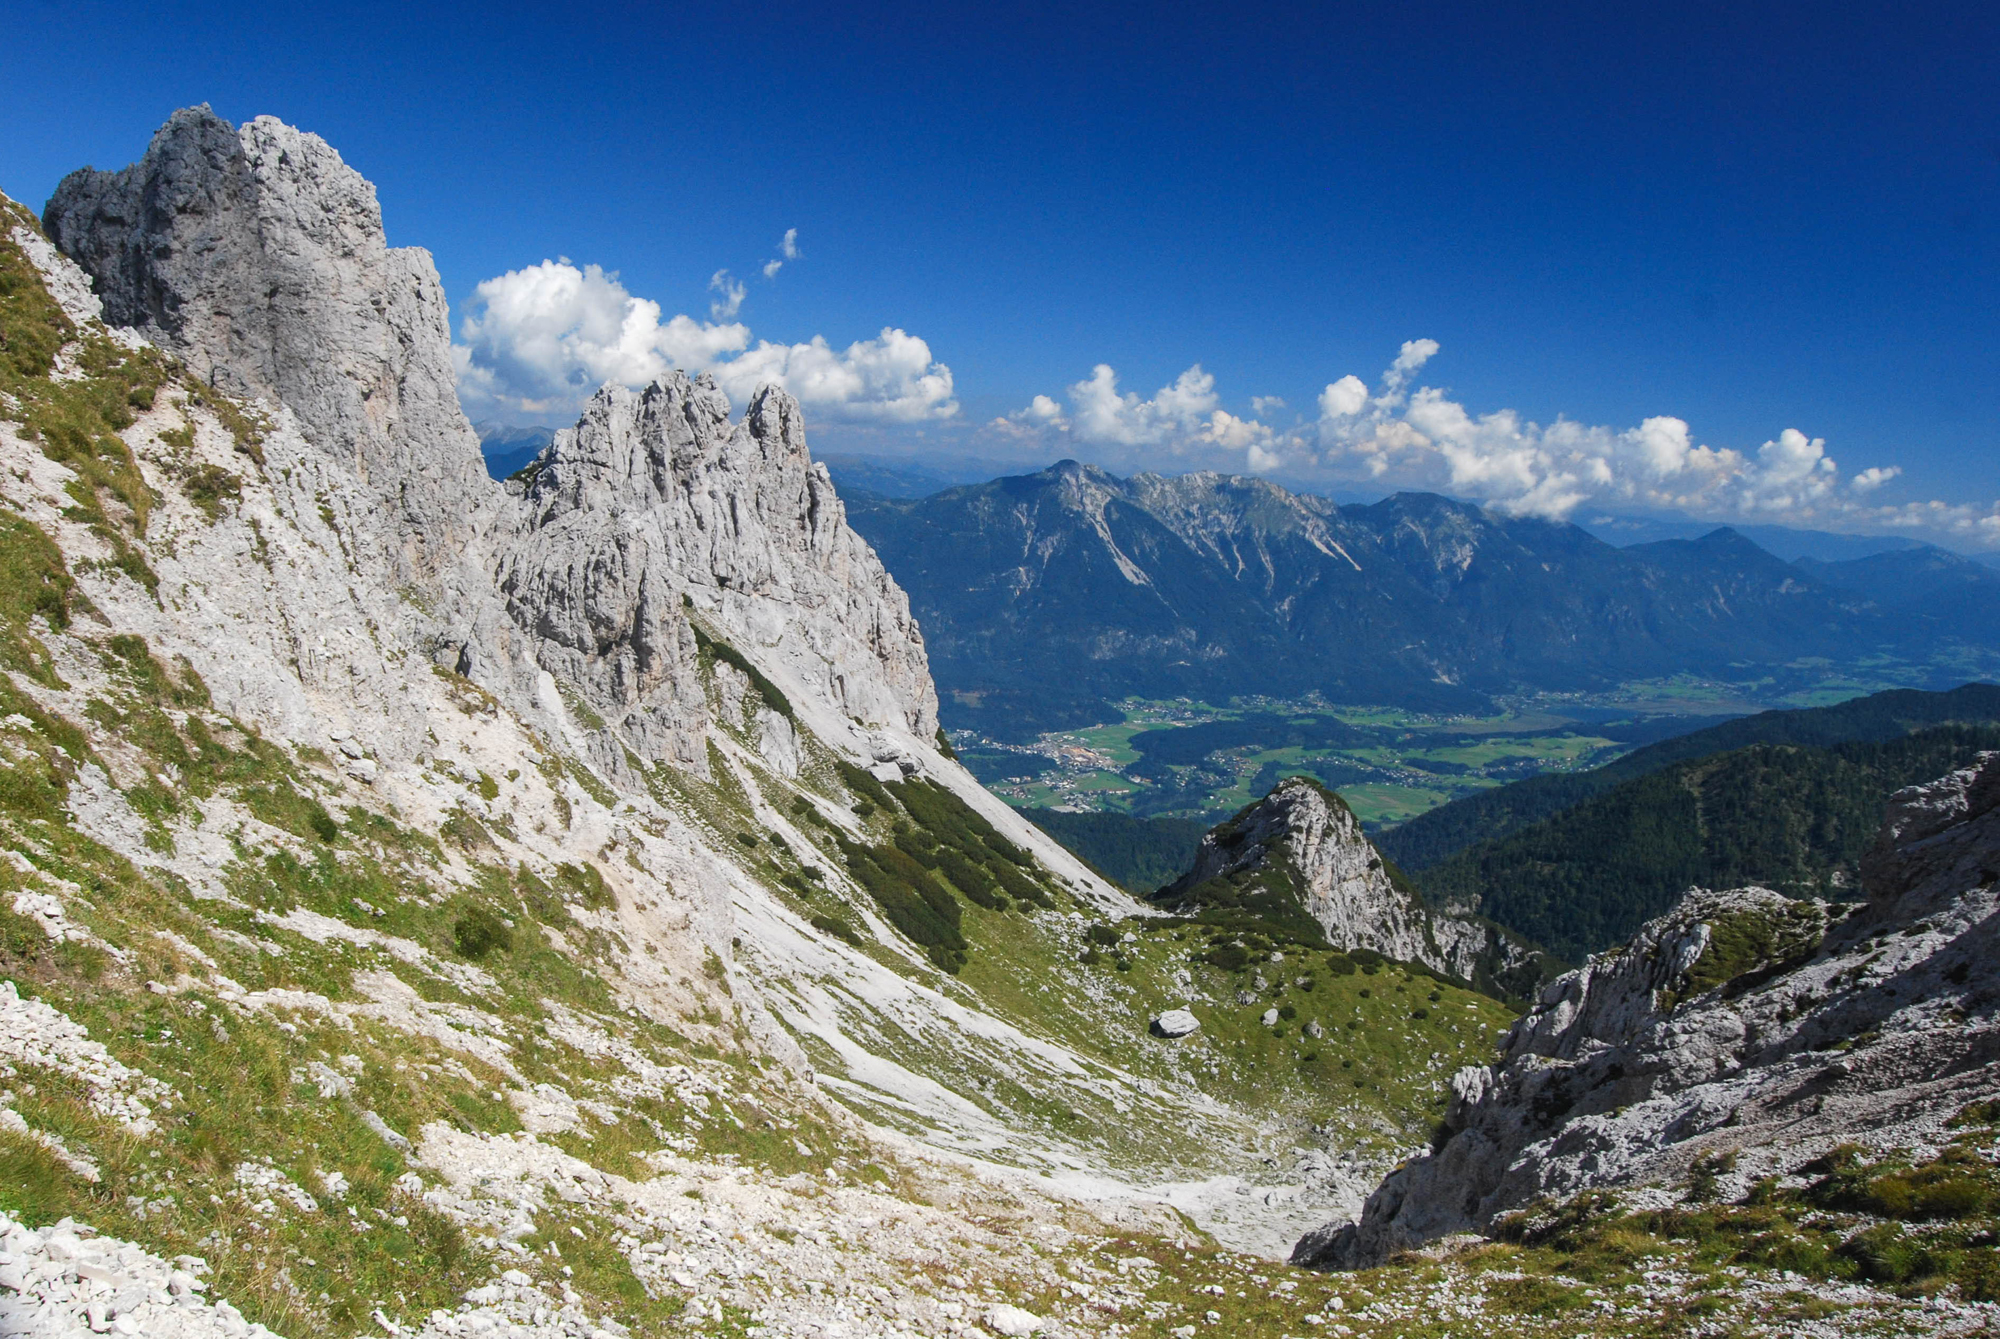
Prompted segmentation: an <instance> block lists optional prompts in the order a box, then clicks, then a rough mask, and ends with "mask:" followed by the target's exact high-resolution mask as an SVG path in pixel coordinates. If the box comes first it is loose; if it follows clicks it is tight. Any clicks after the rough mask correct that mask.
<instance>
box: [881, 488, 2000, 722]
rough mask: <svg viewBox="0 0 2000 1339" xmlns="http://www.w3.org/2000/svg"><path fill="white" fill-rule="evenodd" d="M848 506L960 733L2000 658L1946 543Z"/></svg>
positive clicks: (1475, 701) (1177, 507)
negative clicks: (1763, 542)
mask: <svg viewBox="0 0 2000 1339" xmlns="http://www.w3.org/2000/svg"><path fill="white" fill-rule="evenodd" d="M843 496H844V497H845V500H846V502H847V510H848V517H849V520H850V522H851V523H852V524H853V526H854V528H855V529H856V530H857V531H859V532H860V533H861V535H862V536H863V537H864V538H866V539H867V540H868V541H869V543H871V544H872V545H873V546H874V547H875V549H876V551H877V552H878V553H879V554H880V555H881V557H882V560H883V562H884V563H885V565H886V566H887V567H888V568H889V570H890V571H891V572H892V573H894V574H895V576H896V579H897V580H898V581H899V582H900V583H901V584H902V585H903V587H904V588H905V589H906V590H908V591H909V593H910V599H911V604H912V606H913V608H914V610H915V612H916V614H917V616H918V618H919V620H920V621H921V625H922V627H923V631H924V637H925V642H926V645H927V648H928V650H929V653H930V657H931V665H932V669H933V672H934V673H935V674H936V676H937V679H938V683H939V687H940V688H941V689H942V690H944V698H945V706H944V716H945V720H946V723H947V724H949V725H952V726H954V727H969V728H976V729H980V730H982V731H985V732H987V733H991V734H993V735H995V736H996V737H1000V738H1007V737H1013V738H1020V737H1023V736H1027V735H1032V734H1035V733H1039V732H1041V731H1045V730H1049V729H1060V728H1067V727H1070V726H1074V725H1080V724H1085V723H1089V722H1092V721H1097V720H1111V719H1116V718H1117V712H1116V711H1115V710H1114V709H1113V708H1111V707H1110V705H1109V702H1110V701H1111V700H1113V699H1117V698H1121V697H1128V696H1139V697H1153V698H1166V697H1178V696H1186V697H1191V698H1195V699H1197V700H1208V701H1224V700H1227V699H1230V698H1234V697H1239V696H1248V695H1257V694H1262V695H1268V696H1274V697H1286V696H1302V695H1305V694H1307V693H1309V692H1315V691H1317V692H1319V693H1322V694H1324V695H1325V696H1327V697H1328V698H1330V699H1332V700H1335V701H1345V702H1378V703H1385V704H1392V705H1399V706H1405V707H1415V708H1421V709H1443V710H1462V709H1466V708H1469V707H1474V706H1478V705H1483V704H1484V703H1485V702H1486V701H1487V699H1488V697H1489V695H1491V694H1494V693H1503V692H1517V691H1524V690H1525V691H1534V690H1546V691H1589V690H1593V689H1601V688H1604V687H1608V686H1610V685H1612V684H1615V683H1618V682H1621V681H1627V680H1632V679H1643V678H1653V677H1658V676H1663V675H1671V674H1677V673H1693V674H1701V675H1710V676H1717V677H1727V678H1731V679H1735V680H1741V679H1746V678H1750V677H1754V675H1755V674H1756V673H1758V672H1759V671H1760V670H1763V669H1767V668H1781V667H1785V666H1789V665H1793V664H1795V663H1797V662H1800V661H1802V660H1804V661H1815V662H1821V663H1824V664H1826V665H1830V666H1844V665H1856V664H1860V663H1863V662H1865V661H1867V660H1870V659H1877V660H1879V659H1883V658H1887V659H1891V660H1897V661H1915V662H1920V663H1926V664H1941V665H1942V664H1944V663H1946V661H1947V660H1948V659H1949V657H1950V656H1951V655H1953V654H1954V653H1963V654H1962V655H1961V657H1960V659H1961V664H1963V661H1964V659H1965V657H1968V656H1969V657H1970V658H1971V659H1972V660H1974V661H1978V662H1979V663H1984V661H1983V660H1982V659H1981V658H1982V657H1990V656H1992V655H1993V654H1994V653H1996V651H2000V617H1995V615H1996V614H2000V572H1996V571H1994V570H1993V569H1991V568H1988V567H1986V566H1984V565H1982V564H1979V563H1976V562H1973V561H1971V560H1969V559H1965V558H1961V557H1958V556H1957V555H1954V554H1949V553H1945V552H1944V551H1942V550H1939V549H1934V548H1915V549H1908V550H1902V551H1899V552H1889V553H1878V554H1873V555H1869V556H1866V557H1861V558H1856V559H1848V560H1843V561H1832V562H1829V561H1806V562H1800V563H1788V562H1785V561H1783V560H1782V559H1780V558H1778V557H1776V556H1774V555H1773V554H1771V553H1769V552H1768V551H1766V550H1764V549H1762V548H1760V547H1758V546H1757V545H1756V544H1754V543H1752V542H1751V541H1750V540H1748V539H1746V538H1745V537H1743V536H1742V535H1741V534H1739V533H1737V532H1735V531H1733V530H1729V529H1719V530H1715V531H1712V532H1710V533H1708V534H1705V535H1703V536H1701V537H1699V538H1695V539H1672V540H1663V541H1658V542H1654V543H1647V544H1638V545H1633V546H1630V547H1626V548H1618V547H1615V546H1613V545H1611V544H1607V543H1605V542H1604V541H1602V540H1600V539H1597V538H1595V537H1594V536H1592V535H1591V534H1589V533H1588V532H1587V531H1585V530H1583V529H1582V528H1580V527H1578V526H1575V525H1570V524H1566V523H1560V522H1551V521H1544V520H1537V519H1534V518H1523V517H1508V516H1503V515H1501V514H1499V513H1496V512H1492V511H1487V510H1484V509H1482V508H1479V507H1476V506H1473V505H1470V504H1467V503H1463V502H1457V501H1453V500H1451V499H1448V498H1444V497H1439V496H1437V495H1434V494H1426V493H1402V494H1397V495H1396V496H1394V497H1391V498H1388V499H1386V500H1384V501H1381V502H1378V503H1374V504H1372V505H1340V504H1336V503H1334V502H1331V501H1328V500H1326V499H1324V498H1318V497H1313V496H1311V495H1307V494H1298V493H1292V492H1290V491H1288V490H1286V489H1284V488H1282V487H1280V486H1278V485H1276V484H1273V483H1271V482H1269V481H1267V480H1262V479H1256V478H1247V477H1240V476H1229V475H1220V474H1213V473H1197V474H1188V475H1183V476H1180V477H1178V478H1165V477H1162V476H1159V475H1153V474H1142V475H1138V476H1136V477H1134V478H1131V479H1119V478H1116V477H1114V476H1113V475H1111V474H1108V473H1106V472H1105V471H1103V470H1101V469H1097V468H1095V467H1093V466H1088V465H1081V464H1078V463H1077V462H1075V461H1063V462H1061V463H1059V464H1057V465H1054V466H1051V467H1050V468H1048V469H1045V470H1041V471H1039V472H1036V473H1033V474H1026V475H1020V476H1015V477H1010V478H1001V479H994V480H990V481H988V482H984V483H978V484H972V485H967V486H962V487H957V488H951V489H947V490H945V491H942V492H938V493H935V494H932V495H930V496H926V497H921V498H887V497H881V496H870V495H868V494H866V493H862V492H859V491H855V492H850V493H846V494H844V495H843ZM1938 677H1939V679H1941V680H1945V681H1962V680H1963V679H1964V678H1965V677H1968V676H1967V674H1966V673H1965V672H1964V669H1963V668H1959V670H1958V672H1957V673H1955V674H1952V673H1947V672H1945V671H1943V670H1941V671H1940V673H1939V676H1938Z"/></svg>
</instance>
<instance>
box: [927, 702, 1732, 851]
mask: <svg viewBox="0 0 2000 1339" xmlns="http://www.w3.org/2000/svg"><path fill="white" fill-rule="evenodd" d="M1119 705H1120V709H1121V710H1122V711H1123V713H1124V719H1122V720H1119V721H1116V722H1110V723H1107V724H1103V725H1097V726H1091V727H1088V728H1085V729H1080V730H1071V731H1064V732H1061V733H1056V734H1049V735H1044V736H1043V737H1042V738H1041V739H1039V740H1037V741H1036V742H1035V743H1034V744H1033V745H1029V746H1019V745H1009V744H1002V743H999V742H996V741H993V740H990V739H985V738H981V737H979V736H976V735H971V734H966V735H962V736H961V737H959V738H956V739H954V741H953V743H954V745H955V747H956V748H957V749H958V752H959V754H960V756H961V757H962V758H963V759H964V761H965V762H966V764H967V765H968V766H969V767H971V768H972V770H973V771H974V773H975V774H977V775H978V776H979V778H980V779H981V780H982V781H984V782H985V783H986V784H987V785H988V786H989V787H991V788H992V789H993V790H994V791H996V792H997V793H999V794H1000V795H1002V796H1004V797H1005V798H1006V799H1008V800H1009V801H1010V802H1012V803H1014V804H1017V805H1020V806H1023V807H1027V808H1043V809H1057V810H1065V811H1084V812H1116V813H1129V814H1133V815H1135V816H1142V817H1159V816H1172V817H1188V818H1204V819H1208V818H1217V817H1220V816H1223V815H1226V814H1228V813H1231V812H1234V811H1235V810H1237V809H1239V808H1241V807H1242V806H1243V805H1245V804H1248V803H1250V802H1252V801H1253V800H1255V799H1257V798H1259V797H1260V796H1262V795H1263V794H1264V793H1265V792H1267V791H1268V790H1269V789H1270V788H1271V787H1272V786H1273V785H1274V784H1276V782H1277V781H1278V780H1279V779H1280V778H1281V777H1284V776H1289V775H1293V774H1306V775H1310V776H1313V777H1316V778H1318V779H1319V780H1320V781H1321V782H1323V783H1324V784H1326V785H1327V786H1329V787H1331V788H1333V789H1335V790H1338V791H1340V792H1341V793H1342V795H1343V796H1345V797H1346V798H1347V800H1348V801H1349V803H1351V804H1352V805H1354V807H1355V810H1356V812H1357V813H1359V814H1360V815H1361V817H1362V819H1363V821H1365V822H1368V823H1371V824H1382V823H1394V822H1400V821H1402V820H1403V819H1405V818H1409V817H1411V816H1413V815H1415V814H1419V813H1423V812H1424V811H1426V810H1428V809H1431V808H1434V807H1436V806H1437V805H1440V804H1443V803H1445V802H1446V801H1447V800H1450V799H1452V798H1453V797H1455V796H1458V795H1462V794H1465V793H1466V792H1468V791H1472V790H1477V789H1481V788H1484V787H1488V786H1495V785H1500V784H1502V783H1503V782H1505V781H1509V780H1513V779H1515V778H1517V777H1522V776H1531V775H1535V774H1537V773H1540V772H1546V771H1555V770H1570V769H1575V768H1582V767H1591V766H1595V765H1597V764H1598V763H1601V762H1605V761H1608V760H1609V759H1611V758H1614V757H1616V756H1618V755H1619V754H1620V753H1622V752H1624V751H1626V750H1627V749H1629V748H1631V747H1634V746H1635V745H1636V744H1637V743H1643V742H1646V739H1648V738H1651V737H1654V735H1655V734H1656V733H1657V731H1656V730H1652V731H1649V727H1648V724H1647V722H1648V721H1649V720H1651V719H1652V718H1654V717H1656V716H1657V715H1658V713H1646V712H1635V713H1633V714H1632V718H1631V719H1629V720H1625V721H1623V722H1622V723H1621V725H1620V726H1616V727H1613V728H1609V729H1606V728H1602V727H1600V726H1598V725H1595V724H1590V723H1587V722H1586V721H1585V720H1584V719H1583V718H1584V717H1587V716H1589V715H1591V714H1592V713H1591V712H1589V711H1583V712H1578V711H1575V710H1572V711H1571V712H1569V713H1568V714H1564V713H1563V712H1561V711H1551V710H1545V709H1541V708H1538V707H1528V708H1526V709H1522V710H1513V711H1502V712H1496V713H1493V714H1491V715H1488V716H1477V717H1471V716H1467V717H1446V716H1432V715H1426V714H1423V713H1418V712H1409V711H1401V710H1397V709H1394V708H1385V707H1378V706H1369V705H1361V706H1349V705H1336V704H1330V703H1326V702H1321V701H1317V700H1309V701H1302V702H1286V701H1273V700H1270V699H1262V698H1256V699H1241V700H1238V701H1236V702H1233V703H1229V704H1226V705H1225V704H1218V703H1209V702H1195V701H1191V700H1179V701H1166V702H1161V701H1147V700H1140V699H1134V700H1130V701H1127V702H1124V703H1121V704H1119ZM1596 714H1597V715H1603V713H1602V712H1597V713H1596ZM1698 723H1700V722H1699V721H1698V720H1695V721H1691V722H1690V723H1689V725H1688V726H1687V727H1686V728H1692V725H1693V724H1698ZM1642 736H1643V737H1642Z"/></svg>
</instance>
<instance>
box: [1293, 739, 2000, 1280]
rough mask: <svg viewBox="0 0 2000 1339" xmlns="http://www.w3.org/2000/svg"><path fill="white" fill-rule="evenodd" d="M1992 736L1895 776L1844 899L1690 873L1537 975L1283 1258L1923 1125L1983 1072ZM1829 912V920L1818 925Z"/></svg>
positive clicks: (1743, 1171) (1472, 1223)
mask: <svg viewBox="0 0 2000 1339" xmlns="http://www.w3.org/2000/svg"><path fill="white" fill-rule="evenodd" d="M1996 872H2000V753H1990V754H1986V755H1984V756H1983V759H1982V761H1981V763H1980V765H1979V766H1977V767H1973V768H1967V769H1964V770H1961V771H1958V772H1954V773H1952V774H1950V775H1948V776H1945V777H1943V778H1940V779H1939V780H1937V781H1934V782H1931V783H1929V784H1927V785H1923V786H1916V787H1911V788H1910V789H1908V790H1904V791H1901V792H1899V793H1898V794H1897V795H1896V796H1895V797H1894V798H1893V799H1892V800H1891V802H1890V805H1889V814H1888V819H1887V821H1886V822H1885V823H1884V825H1883V828H1882V832H1881V835H1880V838H1879V839H1878V841H1877V844H1876V846H1875V848H1874V850H1873V851H1872V852H1871V853H1870V855H1869V857H1868V860H1867V863H1866V866H1865V875H1866V885H1867V892H1868V899H1869V900H1868V902H1867V903H1866V904H1865V905H1864V906H1860V907H1856V908H1853V909H1852V911H1851V914H1845V915H1843V914H1842V909H1840V908H1831V907H1828V906H1826V905H1825V904H1822V903H1817V902H1810V901H1794V900H1792V899H1790V898H1786V897H1784V896H1782V895H1780V894H1778V893H1774V892H1771V891H1770V890H1768V889H1763V888H1738V889H1732V890H1726V891H1709V890H1705V889H1694V890H1692V891H1690V892H1689V894H1688V895H1687V897H1686V898H1685V899H1684V900H1683V901H1682V903H1681V905H1680V906H1678V907H1676V908H1675V909H1674V910H1673V911H1671V912H1669V913H1668V914H1667V915H1665V916H1662V917H1660V918H1658V919H1657V920H1654V921H1651V922H1648V923H1647V925H1646V926H1645V927H1644V928H1643V929H1642V930H1641V931H1640V932H1639V934H1638V935H1637V936H1636V937H1635V938H1634V939H1633V940H1632V942H1631V943H1630V944H1628V945H1626V946H1625V947H1624V948H1621V949H1617V950H1614V951H1612V952H1609V953H1605V954H1600V955H1599V956H1597V957H1595V958H1593V959H1592V960H1591V961H1590V962H1589V963H1588V964H1586V965H1585V966H1583V967H1581V968H1579V969H1577V970H1576V971H1574V972H1571V973H1569V974H1567V975H1565V976H1563V977H1560V978H1558V979H1557V980H1555V981H1553V982H1551V983H1549V985H1548V986H1547V987H1546V988H1545V989H1544V990H1543V991H1542V993H1541V996H1540V998H1539V1000H1538V1001H1537V1003H1536V1006H1535V1007H1534V1008H1533V1009H1531V1010H1530V1011H1529V1012H1528V1013H1527V1014H1526V1015H1525V1016H1524V1017H1523V1018H1522V1019H1521V1020H1520V1021H1519V1022H1518V1023H1517V1024H1515V1026H1514V1027H1513V1029H1512V1030H1511V1031H1510V1032H1509V1033H1508V1034H1507V1037H1506V1039H1505V1041H1504V1042H1503V1043H1502V1045H1501V1051H1500V1056H1499V1058H1498V1059H1497V1060H1496V1061H1495V1063H1493V1064H1492V1065H1488V1066H1484V1067H1472V1068H1467V1069H1464V1070H1461V1071H1460V1072H1459V1073H1458V1074H1457V1076H1456V1077H1455V1078H1454V1079H1453V1081H1452V1098H1451V1104H1450V1107H1449V1109H1448V1111H1447V1113H1446V1118H1445V1129H1444V1132H1443V1137H1442V1139H1441V1140H1440V1142H1439V1143H1438V1144H1437V1145H1436V1146H1435V1149H1434V1151H1433V1153H1432V1154H1431V1155H1430V1156H1429V1157H1425V1158H1420V1159H1418V1160H1416V1161H1415V1162H1412V1163H1409V1164H1407V1165H1406V1166H1404V1167H1403V1168H1401V1169H1399V1170H1397V1171H1396V1172H1394V1173H1392V1174H1391V1175H1390V1176H1389V1177H1388V1178H1387V1179H1386V1180H1385V1181H1384V1182H1383V1183H1382V1185H1381V1186H1380V1187H1379V1188H1378V1189H1377V1190H1376V1191H1375V1193H1374V1194H1373V1195H1371V1196H1370V1197H1369V1200H1368V1203H1367V1205H1366V1207H1365V1208H1364V1210H1363V1212H1362V1215H1361V1219H1360V1221H1359V1222H1358V1223H1341V1224H1331V1225H1329V1226H1328V1227H1326V1228H1323V1229H1321V1230H1320V1231H1318V1232H1315V1233H1312V1234H1310V1235H1308V1236H1307V1237H1306V1238H1305V1239H1303V1240H1302V1241H1301V1242H1300V1243H1299V1245H1298V1248H1297V1251H1296V1252H1295V1254H1294V1257H1293V1258H1294V1259H1295V1260H1296V1261H1298V1262H1299V1263H1303V1264H1311V1265H1318V1266H1323V1267H1332V1268H1355V1267H1362V1266H1366V1265H1369V1264H1373V1263H1378V1262H1380V1261H1382V1260H1383V1259H1386V1258H1387V1257H1388V1256H1390V1255H1392V1254H1394V1253H1395V1252H1397V1251H1399V1250H1404V1249H1408V1248H1410V1247H1413V1246H1417V1245H1420V1244H1422V1243H1424V1242H1426V1241H1431V1240H1435V1239H1437V1238H1439V1237H1443V1236H1447V1235H1450V1234H1453V1233H1459V1232H1466V1231H1478V1230H1482V1229H1484V1228H1486V1227H1488V1226H1490V1225H1491V1223H1492V1221H1493V1219H1494V1218H1495V1217H1496V1216H1497V1215H1499V1214H1502V1213H1505V1212H1508V1211H1510V1210H1514V1209H1518V1208H1521V1207H1523V1206H1525V1205H1527V1204H1529V1203H1531V1202H1533V1201H1534V1200H1536V1199H1538V1198H1540V1197H1544V1196H1561V1195H1567V1194H1572V1193H1575V1192H1578V1191H1582V1190H1587V1189H1595V1188H1605V1187H1613V1188H1617V1187H1623V1188H1637V1187H1646V1186H1668V1185H1671V1184H1672V1183H1674V1182H1675V1181H1677V1180H1679V1179H1681V1178H1684V1177H1686V1176H1687V1175H1688V1172H1689V1169H1690V1167H1691V1166H1692V1164H1693V1161H1694V1159H1695V1158H1696V1157H1697V1156H1700V1155H1703V1154H1734V1155H1735V1157H1736V1162H1735V1171H1734V1172H1733V1173H1732V1174H1731V1176H1730V1177H1727V1178H1724V1179H1725V1182H1726V1184H1725V1185H1724V1187H1723V1189H1724V1192H1725V1193H1728V1194H1737V1193H1741V1190H1742V1189H1743V1187H1745V1186H1747V1185H1748V1184H1749V1183H1751V1182H1753V1181H1755V1180H1757V1179H1758V1178H1761V1177H1763V1176H1767V1175H1783V1174H1786V1173H1789V1172H1791V1171H1792V1170H1793V1169H1795V1168H1797V1167H1798V1166H1800V1165H1801V1164H1803V1163H1806V1162H1808V1161H1810V1160H1812V1159H1813V1158H1815V1157H1818V1156H1820V1155H1822V1154H1824V1153H1825V1152H1827V1151H1828V1149H1830V1148H1832V1147H1833V1146H1834V1145H1836V1144H1838V1143H1842V1142H1859V1143H1862V1144H1865V1145H1869V1146H1872V1147H1875V1148H1883V1149H1886V1148H1893V1147H1905V1146H1910V1145H1913V1144H1920V1143H1923V1142H1924V1141H1926V1140H1934V1139H1935V1137H1936V1136H1937V1134H1938V1133H1939V1131H1940V1129H1941V1128H1942V1126H1943V1123H1944V1122H1945V1121H1946V1120H1947V1119H1949V1118H1950V1117H1951V1116H1952V1115H1953V1114H1954V1113H1955V1112H1957V1111H1958V1110H1959V1108H1960V1107H1962V1106H1963V1105H1964V1104H1965V1103H1967V1102H1970V1101H1974V1100H1982V1099H1985V1098H1988V1097H1991V1096H1992V1095H1993V1094H1994V1092H1995V1091H1996V1090H2000V1071H1997V1070H1996V1061H2000V1020H1996V1018H1995V1015H1994V1010H1993V1004H1994V1001H1995V999H1996V998H2000V942H1996V940H2000V916H1996V915H1995V912H1996V910H2000V882H1996V880H1995V874H1996ZM1829 927H1831V928H1829Z"/></svg>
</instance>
